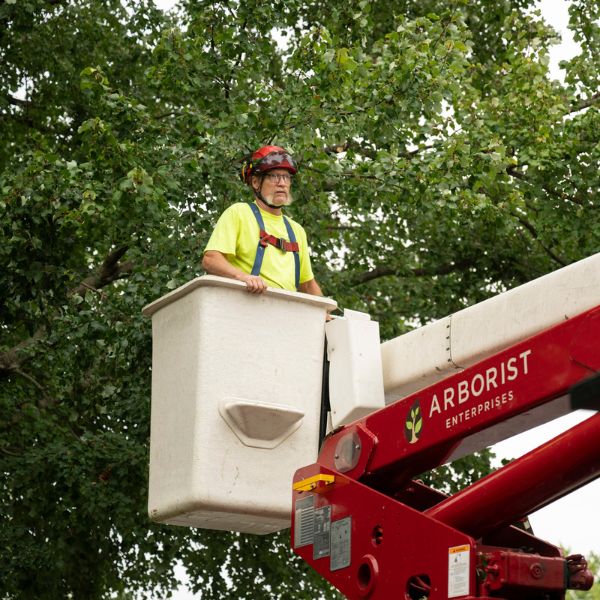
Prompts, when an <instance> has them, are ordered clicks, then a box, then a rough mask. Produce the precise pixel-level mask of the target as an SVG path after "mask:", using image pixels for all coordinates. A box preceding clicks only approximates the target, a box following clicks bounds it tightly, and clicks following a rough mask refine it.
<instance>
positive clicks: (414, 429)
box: [404, 400, 423, 444]
mask: <svg viewBox="0 0 600 600" xmlns="http://www.w3.org/2000/svg"><path fill="white" fill-rule="evenodd" d="M422 428H423V417H422V416H421V405H420V404H419V401H418V400H416V401H415V403H414V404H413V405H412V406H411V407H410V410H409V411H408V416H407V418H406V421H405V423H404V435H405V436H406V439H407V440H408V443H409V444H415V443H416V442H418V441H419V436H420V434H421V429H422Z"/></svg>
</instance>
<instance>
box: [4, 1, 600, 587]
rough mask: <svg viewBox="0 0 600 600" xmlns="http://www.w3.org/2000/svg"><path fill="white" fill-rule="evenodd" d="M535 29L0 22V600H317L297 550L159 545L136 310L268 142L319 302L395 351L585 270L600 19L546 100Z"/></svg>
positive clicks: (497, 23)
mask: <svg viewBox="0 0 600 600" xmlns="http://www.w3.org/2000/svg"><path fill="white" fill-rule="evenodd" d="M532 4H533V0H502V1H494V2H492V1H491V0H474V1H469V2H467V1H466V0H452V1H441V0H422V1H416V0H403V1H400V0H386V1H384V0H347V1H346V2H337V0H336V1H334V0H319V1H315V0H309V1H306V0H303V1H300V0H286V1H285V2H284V1H281V0H273V1H272V2H262V1H259V0H240V1H237V2H233V1H227V0H210V1H208V0H194V1H191V0H190V1H187V2H181V7H180V8H181V12H180V14H179V16H178V17H177V18H176V17H175V16H173V15H166V14H164V13H163V12H161V11H159V10H158V9H156V7H155V6H154V5H153V3H152V1H151V0H106V1H104V2H93V1H92V0H0V131H1V133H2V135H1V137H0V209H1V211H0V214H1V216H0V231H1V235H2V244H1V245H0V265H1V269H0V318H1V320H0V381H1V388H0V430H1V431H0V494H1V498H2V506H3V510H2V511H0V545H1V547H2V548H3V560H2V562H1V563H0V581H1V582H2V583H1V588H0V589H1V593H0V595H2V596H3V597H7V598H52V599H54V598H61V597H73V598H86V599H87V598H102V597H108V596H109V595H110V593H111V592H114V593H116V594H118V595H120V597H126V596H127V594H128V591H131V590H146V591H147V592H148V594H150V595H152V594H154V595H156V594H159V595H166V593H167V592H168V590H170V589H172V588H173V586H174V578H173V574H172V568H173V565H174V564H175V563H176V562H177V561H181V562H182V563H183V564H184V565H185V566H186V567H187V569H188V572H189V574H190V577H191V585H192V587H193V588H194V589H196V590H199V589H202V591H203V598H207V599H210V598H226V597H232V598H233V597H235V598H240V599H242V598H252V599H260V598H265V599H267V598H315V597H319V595H323V596H324V597H333V595H334V594H333V592H330V591H328V588H327V586H325V585H324V584H323V583H322V582H321V581H320V580H319V579H318V578H317V577H316V576H315V575H313V574H311V573H310V572H308V571H307V570H306V569H305V568H304V567H303V566H302V565H301V564H299V561H297V560H296V559H294V558H292V557H291V556H290V553H289V551H288V550H287V536H286V534H281V535H279V536H272V537H268V538H254V537H244V536H237V535H233V534H224V533H213V532H207V531H191V530H186V529H178V528H172V527H163V526H158V525H152V524H150V523H149V522H148V520H147V517H146V513H145V498H146V489H147V480H146V479H147V475H146V473H147V459H148V436H149V398H150V390H149V383H150V348H151V339H150V324H149V323H148V322H147V321H146V320H145V319H143V318H142V317H141V316H140V310H141V308H142V306H144V305H145V304H147V303H149V302H150V301H152V300H154V299H156V298H157V297H159V296H161V295H163V294H164V293H165V292H166V291H168V290H170V289H173V288H174V287H176V286H178V285H180V284H182V283H184V282H186V281H188V280H189V279H191V278H192V277H194V276H196V275H198V274H199V273H200V271H199V260H200V256H201V251H202V248H203V245H204V244H205V242H206V240H207V236H208V234H209V232H210V229H211V227H212V225H213V224H214V222H215V219H216V217H217V216H218V214H219V213H220V212H221V211H222V210H223V208H225V207H226V206H227V205H229V204H230V203H232V202H234V201H238V200H240V199H243V198H248V194H247V190H245V189H244V188H243V186H242V185H241V183H240V182H239V181H238V180H237V179H236V172H237V169H238V168H239V160H240V157H241V156H242V155H244V154H245V153H247V152H248V151H250V150H251V149H253V148H255V147H257V146H259V145H261V144H264V143H268V142H274V143H277V144H280V145H284V146H286V147H288V148H290V150H292V151H293V152H294V153H295V155H296V157H297V158H298V160H299V162H300V165H301V176H300V177H299V180H298V182H297V185H296V196H297V199H296V202H295V204H294V205H293V207H292V208H291V213H292V215H293V216H294V217H296V218H298V220H299V221H301V222H302V223H303V224H305V225H306V228H307V230H308V233H309V236H310V240H311V245H312V251H313V254H314V264H315V269H316V273H317V278H318V279H319V281H320V282H321V283H322V284H323V287H324V290H325V292H326V293H327V294H328V295H331V296H334V297H335V298H336V299H337V300H338V303H339V304H340V305H341V306H343V307H351V308H354V309H357V310H364V311H368V312H370V313H371V314H372V315H373V316H374V317H375V318H376V319H378V320H379V321H380V323H381V331H382V333H383V336H384V337H385V338H390V337H392V336H394V335H398V334H400V333H402V332H404V331H407V330H408V329H410V328H411V327H414V326H415V324H418V323H424V322H427V321H429V320H431V319H434V318H437V317H440V316H443V315H446V314H448V313H449V312H452V311H455V310H457V309H460V308H462V307H464V306H466V305H469V304H471V303H474V302H477V301H479V300H481V299H483V298H485V297H487V296H489V295H491V294H494V293H496V292H498V291H500V290H503V289H506V288H508V287H512V286H515V285H518V284H520V283H523V282H525V281H528V280H530V279H532V278H534V277H536V276H539V275H541V274H543V273H546V272H548V271H551V270H553V269H556V268H557V267H560V266H563V265H566V264H569V263H571V262H573V261H575V260H578V259H580V258H583V257H585V256H587V255H589V254H592V253H594V252H597V251H598V250H599V247H598V246H599V243H598V242H599V240H598V231H600V222H599V216H600V210H599V208H600V203H599V199H598V190H599V187H600V186H599V183H600V182H599V177H600V176H599V169H598V163H599V160H598V159H599V154H600V145H599V140H600V115H599V112H598V102H599V95H598V88H599V77H600V68H599V67H600V64H599V60H600V58H599V57H600V47H599V46H600V38H599V31H600V30H599V26H598V21H599V16H600V15H599V11H600V8H599V7H598V3H597V2H596V1H595V0H574V1H573V2H572V4H571V9H570V12H571V28H572V30H573V31H574V33H575V36H576V39H577V40H578V41H579V42H580V43H581V44H582V52H581V54H580V55H579V56H577V57H575V58H574V59H572V60H571V61H570V62H568V63H567V64H566V65H565V68H566V72H567V77H566V81H565V83H564V84H561V83H559V82H557V81H552V80H551V79H550V78H549V75H548V67H547V65H548V48H549V46H550V45H551V44H552V43H554V42H555V41H556V36H555V33H554V32H553V31H552V30H551V29H550V28H549V27H548V26H547V25H545V24H544V23H543V22H542V20H541V18H540V16H539V14H536V13H531V12H529V9H531V7H532ZM488 458H489V457H488V455H486V454H484V455H483V456H482V457H480V458H472V457H471V458H469V459H465V462H464V464H461V465H456V466H455V467H454V468H453V470H451V471H443V472H442V473H441V474H440V473H438V474H436V475H434V476H433V481H434V482H436V483H437V485H439V486H440V487H443V486H447V487H449V489H452V486H453V485H454V483H452V481H451V479H452V477H451V476H452V475H454V482H456V481H460V483H461V484H463V483H467V482H468V481H469V480H471V479H473V478H476V477H479V476H480V475H481V474H483V473H485V472H486V470H487V468H488ZM436 478H437V479H436ZM225 572H227V573H229V578H227V577H225V576H224V573H225Z"/></svg>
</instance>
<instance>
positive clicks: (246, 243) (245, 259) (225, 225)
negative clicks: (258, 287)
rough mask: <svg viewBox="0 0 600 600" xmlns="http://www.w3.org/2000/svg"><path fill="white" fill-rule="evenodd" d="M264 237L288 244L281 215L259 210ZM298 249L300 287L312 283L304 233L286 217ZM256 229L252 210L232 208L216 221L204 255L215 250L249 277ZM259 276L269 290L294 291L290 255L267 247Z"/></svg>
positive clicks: (241, 204) (239, 205) (243, 205)
mask: <svg viewBox="0 0 600 600" xmlns="http://www.w3.org/2000/svg"><path fill="white" fill-rule="evenodd" d="M259 210H260V214H261V215H262V218H263V221H264V224H265V229H266V231H267V233H269V234H271V235H274V236H276V237H278V238H283V239H285V240H288V241H289V237H288V232H287V229H286V226H285V223H284V221H283V216H282V215H279V216H277V215H273V214H271V213H269V212H266V211H264V210H262V209H260V207H259ZM287 219H288V221H289V222H290V225H291V226H292V229H293V231H294V234H295V236H296V241H297V242H298V246H299V249H300V250H299V254H300V283H305V282H306V281H310V280H311V279H314V275H313V272H312V267H311V264H310V256H309V251H308V243H307V240H306V232H305V231H304V228H303V227H302V225H300V224H299V223H296V221H294V220H293V219H290V218H289V217H287ZM259 231H260V229H259V227H258V223H257V221H256V217H255V216H254V215H253V214H252V209H251V208H250V206H249V205H248V204H246V203H245V202H238V203H236V204H232V205H231V206H230V207H229V208H227V209H226V210H225V211H224V212H223V214H222V215H221V216H220V217H219V220H218V221H217V224H216V225H215V229H214V231H213V232H212V235H211V236H210V239H209V240H208V244H207V245H206V248H204V252H206V251H208V250H216V251H218V252H221V253H222V254H224V255H225V257H226V258H227V260H228V261H229V262H230V263H231V264H232V265H233V266H234V267H237V268H239V269H241V270H242V271H244V272H245V273H251V272H252V267H253V265H254V259H255V257H256V248H257V247H258V240H259ZM260 276H261V277H262V279H263V280H264V281H265V283H266V284H267V285H268V286H270V287H276V288H283V289H284V290H292V291H296V281H295V265H294V253H293V252H283V251H282V250H280V249H279V248H275V247H274V246H272V245H271V244H268V245H267V247H266V248H265V254H264V257H263V262H262V266H261V269H260Z"/></svg>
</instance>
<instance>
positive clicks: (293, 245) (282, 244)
mask: <svg viewBox="0 0 600 600" xmlns="http://www.w3.org/2000/svg"><path fill="white" fill-rule="evenodd" d="M259 235H260V242H259V244H260V245H261V246H263V247H264V248H266V247H267V244H271V246H275V248H279V249H280V250H283V251H284V252H299V250H300V247H299V246H298V242H288V241H287V240H284V239H283V238H278V237H275V236H274V235H271V234H269V233H267V232H266V231H264V229H261V230H260V234H259Z"/></svg>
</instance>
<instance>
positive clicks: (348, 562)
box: [292, 307, 600, 600]
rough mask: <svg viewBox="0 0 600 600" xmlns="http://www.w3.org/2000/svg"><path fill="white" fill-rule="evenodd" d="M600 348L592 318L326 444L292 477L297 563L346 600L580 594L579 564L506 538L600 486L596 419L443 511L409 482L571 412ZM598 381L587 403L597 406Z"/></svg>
mask: <svg viewBox="0 0 600 600" xmlns="http://www.w3.org/2000/svg"><path fill="white" fill-rule="evenodd" d="M598 340H600V307H597V308H595V309H593V310H591V311H588V312H586V313H583V314H582V315H579V316H577V317H575V318H573V319H570V320H568V321H566V322H564V323H562V324H560V325H557V326H555V327H552V328H550V329H548V330H546V331H545V332H542V333H541V334H539V335H536V336H534V337H532V338H530V339H528V340H526V341H524V342H522V343H519V344H516V345H514V346H512V347H510V348H508V349H506V350H503V351H502V352H500V353H498V354H496V355H494V356H492V357H490V358H488V359H485V360H483V361H481V362H480V363H478V364H476V365H474V366H473V367H470V368H468V369H465V370H464V371H461V372H459V373H457V374H455V375H453V376H451V377H448V378H447V379H444V380H443V381H440V382H438V383H436V384H435V385H432V386H430V387H428V388H426V389H424V390H421V391H419V392H417V393H415V394H412V395H410V396H408V397H406V398H404V399H402V400H399V401H398V402H396V403H394V404H392V405H390V406H387V407H386V408H384V409H381V410H379V411H377V412H375V413H373V414H371V415H369V416H368V417H365V418H364V419H361V420H358V421H355V422H354V423H352V424H350V425H348V426H345V427H343V428H340V429H339V430H336V431H334V432H332V434H330V435H329V436H328V437H327V438H326V440H325V441H324V443H323V446H322V448H321V452H320V454H319V458H318V461H317V463H315V464H313V465H311V466H308V467H305V468H302V469H300V470H299V471H297V472H296V475H295V477H294V494H293V502H294V505H293V518H292V543H293V547H294V550H295V552H296V553H298V554H299V555H300V556H302V558H303V559H304V560H306V561H307V562H308V563H309V564H310V565H311V566H312V567H313V568H315V569H316V570H317V571H318V572H319V573H320V574H321V575H322V576H323V577H325V578H326V579H327V580H329V581H330V582H331V583H332V584H333V585H334V586H335V587H336V588H337V589H339V590H340V591H341V592H342V593H344V594H345V595H346V597H348V598H351V599H355V598H356V599H359V598H372V599H373V600H389V599H392V598H399V599H402V600H404V599H406V600H420V599H422V598H429V599H431V600H437V599H448V598H463V599H468V600H470V599H475V598H479V599H485V598H489V599H491V598H496V599H498V598H503V599H505V600H523V599H525V598H527V599H530V600H531V599H533V600H535V599H538V598H539V599H540V600H562V599H563V598H564V594H565V590H566V589H568V588H572V589H589V587H591V585H592V581H593V580H592V578H591V575H590V574H589V572H588V571H587V570H586V564H585V560H584V559H583V557H580V556H575V557H569V558H564V557H563V556H562V553H561V551H560V550H559V549H558V548H556V547H555V546H552V545H551V544H548V543H547V542H545V541H543V540H540V539H538V538H536V537H535V536H533V535H531V534H529V533H527V532H525V531H523V530H522V529H520V528H517V527H514V526H513V525H512V524H514V523H517V522H519V521H520V520H522V519H523V518H524V517H526V515H527V514H528V513H529V512H531V511H533V510H537V509H538V508H541V507H542V506H544V505H546V504H548V503H550V502H552V501H553V500H556V499H558V498H560V497H561V496H563V495H565V494H567V493H569V492H570V491H573V490H574V489H576V488H577V487H580V486H581V485H584V484H586V483H588V482H589V481H592V480H593V479H595V478H597V477H599V476H600V415H594V416H593V417H591V418H589V419H588V420H586V421H584V422H583V423H581V424H580V425H578V426H576V427H574V428H573V429H571V430H570V431H568V432H566V433H564V434H562V435H561V436H558V437H557V438H555V439H554V440H552V441H550V442H548V443H547V444H544V445H543V446H541V447H540V448H538V449H536V450H534V451H532V452H530V453H529V454H527V455H525V456H524V457H522V458H520V459H518V460H515V461H513V462H512V463H510V464H509V465H507V466H506V467H504V468H502V469H499V470H498V471H496V472H495V473H493V474H491V475H489V476H488V477H486V478H484V479H482V480H480V481H479V482H477V483H475V484H473V485H472V486H470V487H468V488H466V489H465V490H462V491H461V492H459V493H458V494H456V495H454V496H452V497H450V498H448V497H446V496H445V495H443V494H441V493H439V492H436V491H435V490H433V489H431V488H428V487H427V486H425V485H423V484H422V483H420V482H418V481H413V478H414V477H416V476H418V475H419V474H421V473H423V472H425V471H428V470H430V469H432V468H435V467H437V466H439V465H441V464H444V463H446V462H449V461H451V460H454V459H456V458H458V457H460V456H464V455H465V454H468V453H471V452H473V451H475V450H479V449H481V448H483V447H486V446H489V445H491V444H493V443H495V442H497V441H499V440H501V439H504V438H506V437H510V436H512V435H515V434H516V433H519V432H521V431H525V430H527V429H529V428H531V427H532V426H535V425H538V424H540V423H542V422H545V421H548V420H550V419H552V418H555V417H556V416H560V415H562V414H565V413H566V412H568V411H570V410H573V403H572V399H571V394H570V391H571V390H572V389H573V386H576V385H578V384H581V382H584V381H586V380H588V379H589V378H590V377H593V376H595V375H596V374H597V372H598V371H600V342H599V341H598ZM596 377H597V375H596ZM597 381H598V380H597V379H596V383H595V384H593V383H592V384H589V385H588V388H589V389H588V390H587V392H586V393H587V395H588V396H591V398H592V400H595V401H597V402H598V403H599V405H600V385H598V384H597ZM590 390H591V392H590Z"/></svg>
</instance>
